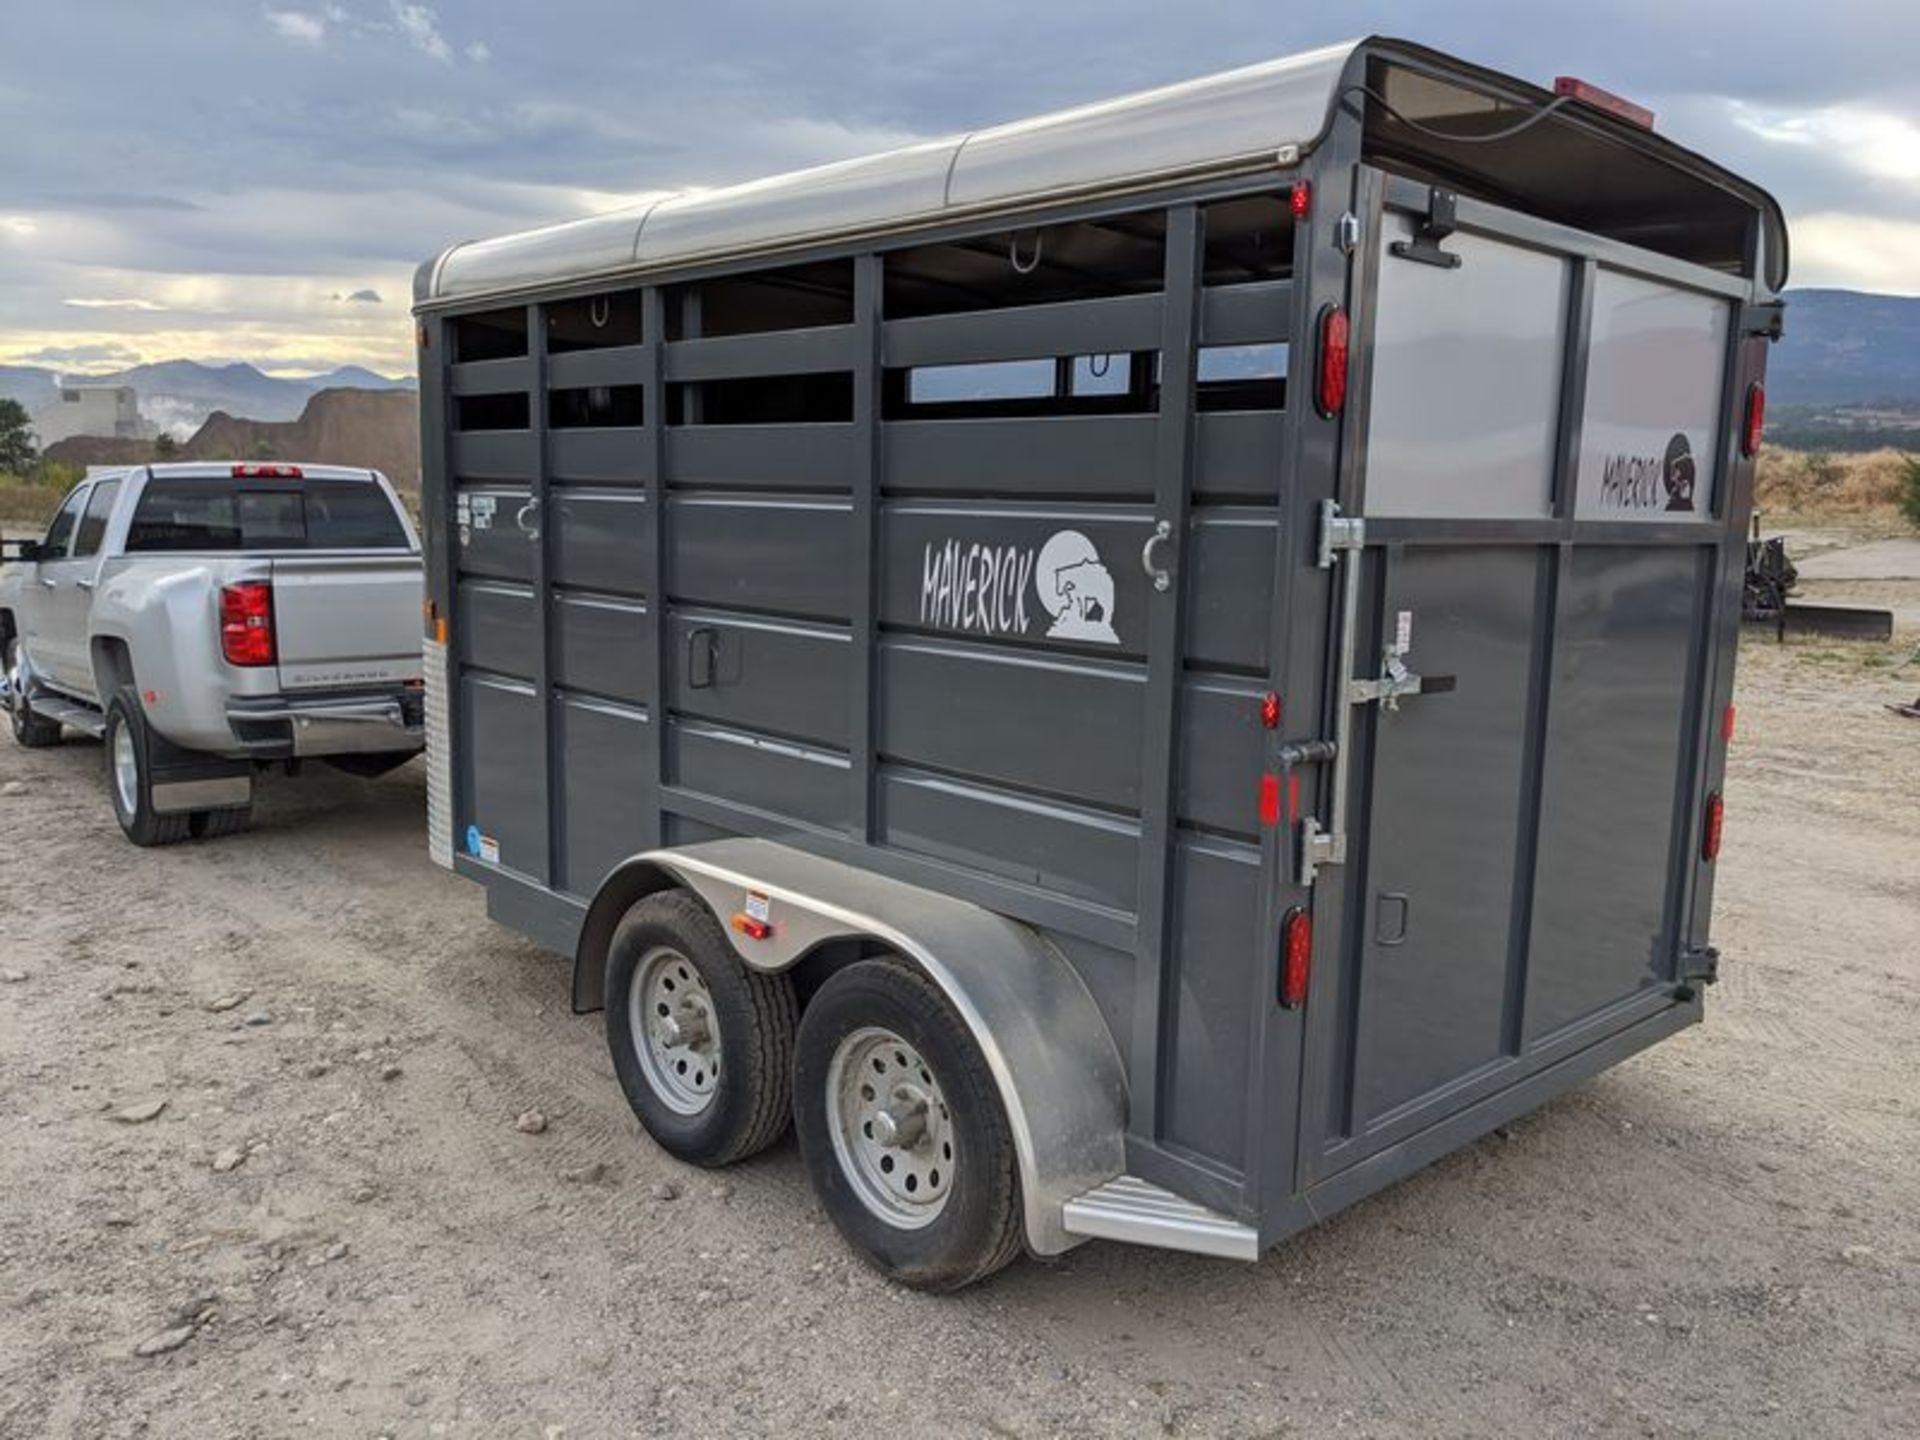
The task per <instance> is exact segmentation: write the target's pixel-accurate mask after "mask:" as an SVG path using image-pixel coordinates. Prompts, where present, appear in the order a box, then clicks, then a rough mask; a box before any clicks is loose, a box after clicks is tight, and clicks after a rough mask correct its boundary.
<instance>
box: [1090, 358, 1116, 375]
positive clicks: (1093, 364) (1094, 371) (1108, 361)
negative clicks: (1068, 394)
mask: <svg viewBox="0 0 1920 1440" xmlns="http://www.w3.org/2000/svg"><path fill="white" fill-rule="evenodd" d="M1112 368H1113V356H1112V354H1111V353H1109V354H1106V355H1089V356H1088V357H1087V373H1088V374H1089V375H1091V376H1093V378H1094V379H1096V380H1099V379H1102V378H1104V377H1105V375H1106V373H1107V372H1108V371H1109V370H1111V369H1112Z"/></svg>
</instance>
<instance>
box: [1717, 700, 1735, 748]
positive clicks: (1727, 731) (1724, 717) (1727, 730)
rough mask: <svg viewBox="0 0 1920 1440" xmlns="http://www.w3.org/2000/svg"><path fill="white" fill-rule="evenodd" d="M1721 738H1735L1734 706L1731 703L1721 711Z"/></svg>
mask: <svg viewBox="0 0 1920 1440" xmlns="http://www.w3.org/2000/svg"><path fill="white" fill-rule="evenodd" d="M1720 738H1721V739H1722V740H1732V739H1733V706H1731V705H1729V706H1727V708H1726V709H1724V710H1722V711H1721V712H1720Z"/></svg>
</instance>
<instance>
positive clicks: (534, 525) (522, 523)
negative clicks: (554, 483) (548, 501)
mask: <svg viewBox="0 0 1920 1440" xmlns="http://www.w3.org/2000/svg"><path fill="white" fill-rule="evenodd" d="M529 517H531V518H529ZM539 517H540V500H539V498H538V497H537V496H536V497H535V498H534V499H532V500H529V501H527V503H526V504H524V505H522V506H521V507H520V509H519V510H518V511H517V512H516V513H515V515H514V517H513V523H514V524H515V525H518V526H519V527H520V533H521V534H522V535H525V536H526V537H527V538H528V539H529V540H538V539H539V538H540V518H539Z"/></svg>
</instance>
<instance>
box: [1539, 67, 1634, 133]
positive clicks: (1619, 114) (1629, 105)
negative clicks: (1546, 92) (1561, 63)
mask: <svg viewBox="0 0 1920 1440" xmlns="http://www.w3.org/2000/svg"><path fill="white" fill-rule="evenodd" d="M1553 93H1554V94H1556V95H1565V96H1568V97H1569V98H1571V99H1574V100H1578V101H1579V102H1580V103H1581V104H1582V105H1591V106H1592V107H1593V108H1594V109H1595V110H1604V111H1605V112H1606V113H1607V114H1609V115H1611V116H1613V118H1614V119H1616V120H1624V121H1626V122H1627V124H1629V125H1638V126H1639V127H1640V128H1641V129H1642V130H1651V129H1652V128H1653V112H1652V111H1651V110H1649V109H1647V107H1646V106H1644V105H1636V104H1634V103H1633V101H1631V100H1627V99H1623V98H1622V97H1621V96H1618V95H1616V94H1614V93H1613V92H1612V91H1611V90H1602V89H1601V88H1600V87H1599V86H1598V85H1589V84H1588V83H1587V82H1586V81H1584V80H1579V79H1576V78H1575V77H1573V76H1572V75H1562V76H1561V77H1560V78H1559V79H1557V80H1555V81H1554V82H1553Z"/></svg>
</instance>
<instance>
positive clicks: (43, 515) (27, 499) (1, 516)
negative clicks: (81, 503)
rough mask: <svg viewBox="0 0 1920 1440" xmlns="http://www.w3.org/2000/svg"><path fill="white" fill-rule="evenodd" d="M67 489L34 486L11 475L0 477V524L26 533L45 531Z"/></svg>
mask: <svg viewBox="0 0 1920 1440" xmlns="http://www.w3.org/2000/svg"><path fill="white" fill-rule="evenodd" d="M68 488H69V487H68V486H65V485H34V484H31V483H29V482H27V481H25V480H21V479H17V478H16V477H14V476H12V475H0V524H5V525H7V526H9V527H11V528H18V529H20V530H22V531H23V532H25V533H31V532H32V531H35V530H38V529H42V528H44V527H45V525H46V523H47V522H48V521H49V520H51V519H52V518H53V512H54V509H55V507H56V506H58V505H59V504H60V498H61V496H63V495H65V494H66V493H67V490H68Z"/></svg>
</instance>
